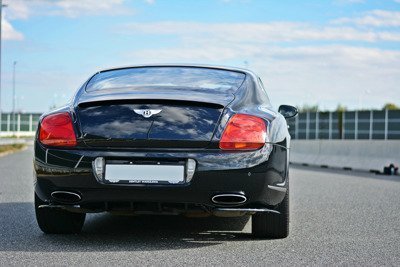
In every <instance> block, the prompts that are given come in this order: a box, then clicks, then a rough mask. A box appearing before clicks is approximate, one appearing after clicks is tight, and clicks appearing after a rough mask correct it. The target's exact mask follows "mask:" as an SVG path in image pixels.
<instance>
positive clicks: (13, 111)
mask: <svg viewBox="0 0 400 267" xmlns="http://www.w3.org/2000/svg"><path fill="white" fill-rule="evenodd" d="M16 65H17V61H14V62H13V101H12V117H13V132H15V66H16Z"/></svg>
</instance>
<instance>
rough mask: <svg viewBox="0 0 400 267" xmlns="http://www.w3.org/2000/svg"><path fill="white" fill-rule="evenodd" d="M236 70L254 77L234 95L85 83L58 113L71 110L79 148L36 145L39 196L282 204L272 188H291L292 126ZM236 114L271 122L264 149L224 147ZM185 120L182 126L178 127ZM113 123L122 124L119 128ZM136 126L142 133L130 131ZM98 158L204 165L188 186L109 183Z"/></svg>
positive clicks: (255, 80) (257, 87) (254, 83)
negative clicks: (236, 197) (143, 109)
mask: <svg viewBox="0 0 400 267" xmlns="http://www.w3.org/2000/svg"><path fill="white" fill-rule="evenodd" d="M232 70H234V71H239V72H242V73H244V74H246V78H245V81H244V82H243V84H242V85H241V87H240V88H238V89H237V90H236V91H235V92H234V94H232V93H226V92H225V93H223V92H220V93H219V92H214V93H210V92H207V91H198V90H196V91H195V90H190V89H188V90H178V89H176V88H173V89H171V88H158V89H157V90H158V91H157V90H156V88H152V89H151V90H149V91H140V90H133V91H126V90H123V91H114V92H111V91H107V90H102V91H101V92H90V93H88V92H86V91H85V86H86V83H85V84H84V85H83V86H82V88H80V89H79V90H78V92H77V93H76V95H75V97H74V98H73V100H72V102H71V103H70V104H69V105H67V106H65V107H63V108H61V109H59V110H56V111H53V112H60V111H67V112H70V114H71V115H72V117H73V120H74V127H75V131H76V135H77V140H78V146H77V147H75V148H72V149H71V148H68V149H67V148H65V149H63V148H47V147H45V146H43V145H42V144H40V142H38V141H36V142H35V160H34V166H35V174H36V177H37V183H36V186H35V191H36V193H37V194H38V195H39V197H40V198H42V200H46V201H48V202H54V200H53V199H52V198H51V197H50V193H51V192H52V191H54V190H71V191H76V192H78V193H81V194H82V197H83V199H82V203H88V202H102V201H142V202H143V201H144V202H147V201H149V202H150V201H151V202H171V203H197V204H204V205H210V206H212V205H213V204H212V203H211V200H210V199H211V196H212V195H213V194H216V193H220V192H222V193H223V192H245V194H246V196H248V201H247V202H246V203H245V204H244V205H245V206H254V205H264V206H274V205H276V204H279V203H280V202H281V201H282V199H283V198H284V196H285V193H284V192H278V191H276V190H272V189H269V188H268V185H276V184H277V183H283V187H287V186H288V183H285V181H287V177H288V147H289V141H290V136H289V134H288V131H287V124H286V122H285V120H284V118H283V117H282V116H281V115H280V114H278V113H277V112H276V111H274V110H273V109H272V107H271V104H270V102H269V99H268V96H267V94H266V92H265V91H264V88H262V86H261V84H260V82H259V81H258V77H257V76H256V75H254V74H253V73H252V72H249V71H246V70H238V69H232ZM135 105H138V106H141V105H144V106H147V107H149V108H150V107H151V108H153V107H156V106H157V105H159V106H160V107H161V106H163V109H165V110H167V114H164V115H165V116H161V117H154V118H151V120H144V119H141V118H139V117H135V115H134V113H132V108H133V107H134V106H135ZM183 107H184V108H183ZM174 111H177V112H179V113H177V114H175V113H174ZM182 113H183V116H182ZM236 113H245V114H252V115H255V116H258V117H260V118H263V119H264V121H265V123H266V126H267V140H266V144H265V145H264V147H263V148H261V149H259V150H256V151H244V152H232V151H222V150H220V149H219V148H218V143H219V140H220V138H221V136H222V133H223V131H224V129H225V126H226V123H227V122H228V120H229V118H230V117H231V116H232V115H233V114H236ZM128 114H131V116H129V115H128ZM46 115H47V114H44V115H43V116H46ZM217 117H218V118H217ZM179 119H181V121H180V122H181V123H177V121H179ZM169 120H170V121H169ZM194 120H195V122H194V124H193V123H192V122H193V121H194ZM189 121H191V122H190V123H189ZM207 121H210V123H209V125H207V123H208V122H207ZM113 122H114V123H115V122H118V123H117V124H120V125H117V127H115V125H114V126H113V125H112V124H113ZM151 124H153V126H151ZM154 124H156V125H157V127H154ZM123 125H125V126H126V128H124V126H123ZM132 127H135V128H134V130H132V131H131V130H129V129H131V128H132ZM39 129H40V122H39ZM149 129H150V130H149ZM210 140H211V141H210ZM96 157H105V158H106V159H110V160H112V159H118V160H131V159H135V160H137V159H140V160H149V161H151V160H161V161H162V160H187V159H188V158H191V159H194V160H195V161H196V163H197V167H196V171H195V175H194V177H193V179H192V181H191V182H190V183H186V184H184V185H153V184H152V185H144V184H136V185H135V184H132V185H128V186H127V185H106V184H102V183H99V182H97V181H96V179H95V178H94V175H93V169H92V162H93V160H94V159H95V158H96ZM78 163H79V164H78Z"/></svg>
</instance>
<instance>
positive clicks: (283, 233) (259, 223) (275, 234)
mask: <svg viewBox="0 0 400 267" xmlns="http://www.w3.org/2000/svg"><path fill="white" fill-rule="evenodd" d="M276 210H277V211H279V212H280V213H281V214H276V213H256V214H254V215H253V216H252V218H251V224H252V233H253V235H254V236H255V237H258V238H285V237H287V236H288V235H289V188H288V190H287V192H286V196H285V198H284V199H283V200H282V202H281V203H280V204H279V205H278V207H277V209H276Z"/></svg>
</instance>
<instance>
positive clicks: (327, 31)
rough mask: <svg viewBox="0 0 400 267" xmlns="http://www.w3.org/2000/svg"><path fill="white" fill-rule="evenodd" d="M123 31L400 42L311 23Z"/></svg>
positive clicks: (399, 37)
mask: <svg viewBox="0 0 400 267" xmlns="http://www.w3.org/2000/svg"><path fill="white" fill-rule="evenodd" d="M120 31H121V32H122V33H125V34H132V33H135V34H137V33H144V34H160V35H178V36H182V38H184V39H185V38H186V39H188V38H193V37H195V38H197V39H199V38H200V37H204V38H205V39H208V38H210V36H211V38H217V39H220V40H221V41H232V42H237V41H240V40H247V41H248V42H264V43H265V42H267V43H271V42H293V41H302V40H305V41H366V42H376V41H400V33H399V32H390V31H388V32H385V31H372V30H359V29H355V28H352V27H337V26H333V27H316V26H312V25H309V24H307V23H292V22H271V23H196V22H155V23H131V24H127V25H124V26H122V27H121V28H120Z"/></svg>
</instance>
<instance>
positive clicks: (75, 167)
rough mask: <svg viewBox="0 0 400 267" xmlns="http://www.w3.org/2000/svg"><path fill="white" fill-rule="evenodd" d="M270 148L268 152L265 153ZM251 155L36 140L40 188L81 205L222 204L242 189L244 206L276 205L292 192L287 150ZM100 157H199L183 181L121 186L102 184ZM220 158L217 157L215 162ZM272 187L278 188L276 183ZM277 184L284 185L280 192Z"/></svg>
mask: <svg viewBox="0 0 400 267" xmlns="http://www.w3.org/2000/svg"><path fill="white" fill-rule="evenodd" d="M263 152H264V154H263ZM265 152H266V151H263V149H261V150H259V151H256V152H247V153H223V154H216V153H209V152H207V153H205V152H191V153H184V152H179V153H170V152H168V153H166V152H164V153H161V152H157V153H149V152H146V153H144V152H132V151H130V152H127V151H119V152H117V151H81V150H80V151H75V150H47V149H46V148H45V147H43V146H41V145H40V144H39V143H36V144H35V160H34V165H35V175H36V182H35V192H36V194H37V195H38V196H39V197H40V198H41V199H42V200H43V201H46V202H48V203H57V201H55V199H53V198H52V196H51V193H52V192H54V191H60V190H66V191H71V192H76V193H78V194H80V195H81V197H82V199H81V200H80V201H79V202H78V203H76V204H80V205H85V204H90V203H100V202H104V203H107V202H142V203H143V202H152V203H185V204H195V205H205V206H210V207H215V206H218V205H216V204H214V203H213V202H212V201H211V198H212V197H213V196H214V195H216V194H220V193H241V194H244V195H245V196H246V198H247V201H246V202H245V203H243V204H242V205H241V206H243V207H260V206H261V207H273V206H275V205H277V204H279V203H280V202H281V201H282V200H283V198H284V197H285V194H286V190H285V189H286V187H287V186H288V184H287V183H286V179H287V173H288V172H287V168H288V164H287V156H288V153H287V149H286V148H285V147H284V146H282V145H270V148H268V154H267V155H265ZM97 156H104V157H108V158H138V157H140V158H143V157H146V158H163V157H164V158H183V159H184V158H193V159H195V160H196V162H197V168H196V172H195V174H194V176H193V178H192V180H191V181H190V182H189V183H187V184H183V185H142V184H131V185H116V184H102V183H99V182H98V181H97V180H96V178H95V176H94V174H93V170H92V165H91V162H92V161H93V160H94V158H96V157H97ZM212 158H214V161H212V160H210V159H212ZM271 185H272V187H271ZM277 185H278V189H280V190H277V188H276V187H277Z"/></svg>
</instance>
